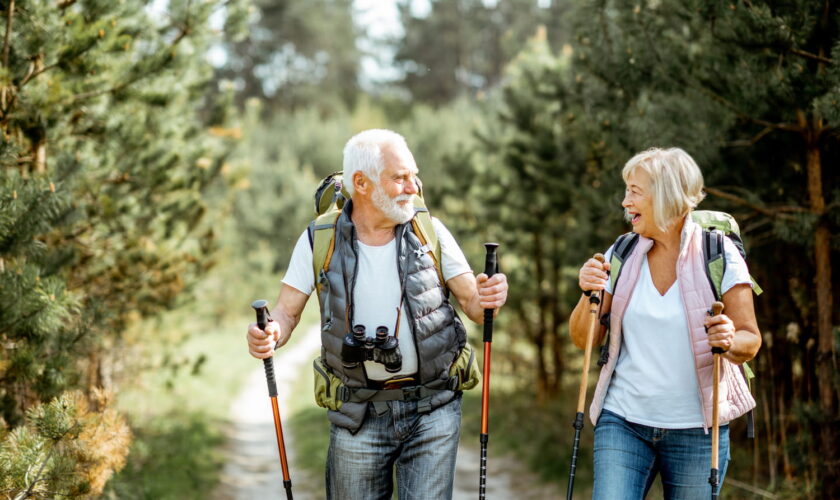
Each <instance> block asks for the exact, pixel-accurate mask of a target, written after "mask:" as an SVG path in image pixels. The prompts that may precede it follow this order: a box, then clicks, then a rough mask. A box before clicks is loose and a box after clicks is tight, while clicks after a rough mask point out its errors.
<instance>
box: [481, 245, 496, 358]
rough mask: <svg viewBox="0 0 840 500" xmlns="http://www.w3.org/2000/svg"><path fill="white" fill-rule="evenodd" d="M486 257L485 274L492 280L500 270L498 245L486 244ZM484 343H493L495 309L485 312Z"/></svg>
mask: <svg viewBox="0 0 840 500" xmlns="http://www.w3.org/2000/svg"><path fill="white" fill-rule="evenodd" d="M484 248H485V249H486V255H485V257H484V274H486V275H487V278H490V277H491V276H493V275H494V274H496V272H497V271H498V270H499V264H498V261H497V259H496V249H497V248H499V244H498V243H485V244H484ZM484 341H485V342H492V341H493V309H485V310H484Z"/></svg>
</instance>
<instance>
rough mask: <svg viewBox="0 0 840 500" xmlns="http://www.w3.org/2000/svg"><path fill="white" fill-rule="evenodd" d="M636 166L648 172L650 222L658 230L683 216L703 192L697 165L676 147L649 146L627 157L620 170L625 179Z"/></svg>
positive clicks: (700, 198)
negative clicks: (650, 207)
mask: <svg viewBox="0 0 840 500" xmlns="http://www.w3.org/2000/svg"><path fill="white" fill-rule="evenodd" d="M637 168H641V169H642V170H643V171H645V172H647V174H648V175H649V176H650V181H651V186H650V191H651V193H650V194H651V196H652V198H653V222H654V224H656V226H657V227H658V228H659V229H661V230H665V229H666V228H667V227H668V224H669V223H670V222H671V221H672V220H674V219H675V218H677V217H685V215H686V214H688V212H690V211H691V210H692V209H694V208H695V207H696V206H697V205H698V204H699V203H700V202H701V201H703V198H705V196H706V193H704V192H703V174H702V173H701V172H700V167H698V166H697V163H695V161H694V159H693V158H692V157H691V156H690V155H689V154H688V153H686V152H685V151H683V150H682V149H680V148H668V149H662V148H651V149H648V150H647V151H642V152H641V153H639V154H637V155H636V156H634V157H633V158H630V160H629V161H628V162H627V163H626V164H625V165H624V169H623V170H622V171H621V176H622V177H623V178H624V181H625V182H627V178H628V177H629V176H630V174H632V173H633V172H634V171H635V170H636V169H637Z"/></svg>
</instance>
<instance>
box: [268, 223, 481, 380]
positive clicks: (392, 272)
mask: <svg viewBox="0 0 840 500" xmlns="http://www.w3.org/2000/svg"><path fill="white" fill-rule="evenodd" d="M432 226H433V227H434V228H435V234H437V237H438V241H439V242H440V251H441V271H442V272H443V279H444V280H446V281H449V280H450V279H452V278H454V277H456V276H460V275H461V274H464V273H471V272H472V269H470V265H469V264H468V263H467V259H466V257H465V256H464V252H462V251H461V247H459V246H458V243H457V242H456V241H455V238H453V237H452V234H451V233H450V232H449V230H448V229H446V227H445V226H444V225H443V223H441V222H440V221H439V220H438V219H437V218H435V217H432ZM358 244H359V256H358V264H359V270H358V274H357V275H356V286H355V288H354V289H353V304H354V318H353V320H354V321H355V324H356V325H364V326H365V331H366V333H367V335H368V336H369V337H373V336H374V335H375V334H376V327H378V326H387V327H388V331H389V332H390V333H393V332H394V327H395V324H396V321H397V308H398V307H399V305H400V279H399V276H398V270H397V241H396V239H392V240H391V241H390V242H388V243H386V244H384V245H381V246H370V245H365V244H364V243H362V242H361V241H359V242H358ZM283 283H285V284H286V285H288V286H291V287H293V288H295V289H297V290H300V291H301V292H303V293H305V294H307V295H310V294H311V293H312V291H313V290H314V289H315V277H314V276H313V274H312V247H311V246H310V245H309V235H308V234H307V231H306V230H304V231H303V233H302V234H301V235H300V238H298V241H297V243H296V244H295V249H294V251H293V252H292V258H291V260H290V261H289V268H288V269H287V270H286V275H285V276H284V277H283ZM399 346H400V352H401V353H402V358H403V361H402V369H401V370H400V371H399V372H397V373H388V372H387V371H385V366H384V365H382V364H380V363H376V362H373V361H366V362H365V371H366V372H367V377H368V378H369V379H371V380H387V379H389V378H392V377H398V376H401V375H411V374H413V373H415V372H417V348H416V346H415V344H414V336H413V333H412V331H411V326H410V325H409V323H408V311H407V309H406V307H405V304H403V308H402V314H400V331H399Z"/></svg>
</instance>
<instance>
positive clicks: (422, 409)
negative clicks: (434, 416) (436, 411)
mask: <svg viewBox="0 0 840 500" xmlns="http://www.w3.org/2000/svg"><path fill="white" fill-rule="evenodd" d="M431 412H432V397H431V396H426V397H425V398H423V399H421V400H420V401H418V402H417V413H420V414H424V413H431Z"/></svg>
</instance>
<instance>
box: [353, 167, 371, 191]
mask: <svg viewBox="0 0 840 500" xmlns="http://www.w3.org/2000/svg"><path fill="white" fill-rule="evenodd" d="M371 186H372V183H371V182H370V179H368V178H367V176H366V175H365V174H363V173H362V171H361V170H356V171H355V172H353V191H354V192H356V193H361V194H364V195H366V194H368V191H369V190H370V189H371Z"/></svg>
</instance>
